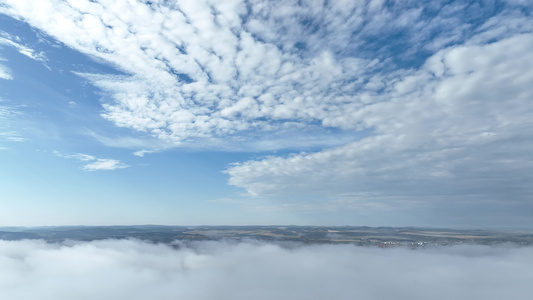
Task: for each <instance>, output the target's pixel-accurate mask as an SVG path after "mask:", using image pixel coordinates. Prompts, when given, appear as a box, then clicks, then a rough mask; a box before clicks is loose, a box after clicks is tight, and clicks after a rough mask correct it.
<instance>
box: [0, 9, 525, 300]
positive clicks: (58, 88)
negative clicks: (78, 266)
mask: <svg viewBox="0 0 533 300" xmlns="http://www.w3.org/2000/svg"><path fill="white" fill-rule="evenodd" d="M532 11H533V4H532V2H531V1H520V0H507V1H499V0H496V1H489V0H487V1H380V0H372V1H356V0H353V1H255V0H251V1H244V0H243V1H240V0H225V1H199V0H198V1H144V0H138V1H133V0H132V1H126V0H119V1H116V0H93V1H89V0H77V1H75V0H39V1H21V0H0V203H1V209H0V226H40V225H78V224H83V225H112V224H115V225H119V224H180V225H200V224H207V225H217V224H233V225H245V224H294V225H305V224H312V225H369V226H382V225H383V226H409V225H413V226H442V227H475V228H500V227H505V228H533V219H532V218H531V216H532V215H533V198H532V197H533V185H532V184H531V182H533V151H531V150H532V149H533V130H532V128H533V101H532V97H533V84H532V83H533V51H532V49H533V35H532V31H533V18H532V16H531V13H532ZM124 243H133V242H124ZM2 247H3V249H7V250H2V251H11V250H9V249H11V248H10V247H29V248H28V249H37V250H27V251H29V252H28V254H27V255H29V256H30V257H33V255H37V256H39V255H44V256H51V257H54V256H55V255H57V254H58V253H62V252H65V251H66V252H68V253H69V255H72V256H67V257H66V258H61V259H62V260H63V259H75V258H74V257H77V256H79V255H82V256H83V253H84V251H102V252H105V253H112V252H113V251H115V250H114V249H116V248H117V247H122V246H121V243H119V242H117V243H111V244H109V245H101V246H96V245H85V246H72V247H68V248H53V247H52V246H46V245H44V244H42V245H41V244H35V245H34V244H32V243H29V242H28V243H13V244H9V243H8V244H5V243H4V244H3V245H2ZM35 247H37V248H35ZM102 247H103V248H102ZM139 247H149V246H147V245H144V246H143V245H139ZM150 247H152V246H150ZM225 247H226V248H224V249H227V247H230V246H225ZM231 247H233V246H231ZM231 247H230V248H231ZM243 247H252V248H253V251H252V254H251V255H256V254H257V255H259V254H258V253H261V251H277V252H279V255H280V256H282V257H287V256H290V255H292V254H291V252H287V251H286V250H282V249H277V248H268V249H266V250H265V249H263V248H262V247H263V246H260V245H246V246H243ZM150 249H152V250H150V251H163V252H165V254H164V255H171V256H172V257H174V258H175V259H177V260H179V259H180V258H179V257H180V256H182V255H183V256H185V257H189V256H187V255H190V258H191V259H193V261H194V260H195V259H199V258H198V257H200V258H201V259H208V260H209V259H211V258H210V257H209V256H208V257H207V258H206V257H203V256H201V255H200V256H198V255H199V254H193V253H189V252H183V251H185V250H180V251H178V252H175V253H174V252H173V254H170V252H168V249H166V248H157V247H155V246H154V248H150ZM328 249H329V248H327V247H325V248H317V249H314V250H312V251H319V253H320V255H325V256H327V255H330V254H329V250H328ZM343 249H344V250H342V251H347V250H346V249H345V248H343ZM25 251H26V250H25ZM34 251H37V252H34ZM132 251H133V250H132ZM224 251H230V250H223V251H222V252H215V253H214V254H212V255H214V257H217V256H218V255H222V256H224V255H229V254H228V253H226V252H224ZM232 251H240V250H239V249H237V248H235V249H234V248H231V251H230V252H232ZM301 251H304V250H301ZM305 251H307V250H305ZM309 251H311V250H309ZM458 251H459V250H458ZM502 251H503V250H502ZM514 251H515V250H512V251H511V250H505V251H503V252H502V253H501V254H498V255H496V257H504V258H509V257H508V256H512V258H509V259H510V261H511V263H512V262H513V259H514V258H515V256H514V255H517V256H518V257H526V254H525V253H524V252H523V251H526V250H523V251H522V250H516V251H518V252H516V253H515V252H514ZM520 251H522V252H520ZM527 251H530V250H527ZM188 253H189V254H188ZM530 254H531V253H530ZM131 255H133V256H135V255H137V254H136V253H131ZM146 255H148V254H146ZM210 255H211V254H210ZM346 255H351V254H346ZM373 255H374V254H373ZM409 255H410V254H406V253H403V252H401V251H399V252H397V253H396V252H395V253H394V255H392V257H396V256H398V257H403V256H406V257H405V259H406V260H409V259H411V258H410V256H409ZM500 255H502V256H500ZM229 256H230V257H227V258H224V259H222V260H221V262H219V263H218V264H222V265H219V267H220V269H215V271H212V272H215V273H216V272H220V270H223V269H224V268H226V267H227V266H224V265H223V264H224V263H225V262H227V260H225V259H229V260H230V261H231V259H232V258H231V255H229ZM68 257H72V258H68ZM163 257H164V256H163ZM35 259H36V263H38V264H39V266H38V267H36V268H35V269H31V270H30V271H28V270H25V269H24V268H25V267H24V266H22V265H20V264H19V263H18V262H17V261H16V260H15V261H10V262H7V263H8V264H9V265H10V267H8V268H7V269H5V268H3V271H2V274H1V275H0V276H11V275H6V274H11V273H12V272H14V273H15V274H22V273H23V272H30V273H31V276H34V277H35V278H34V279H32V280H36V282H39V280H40V278H39V272H41V271H42V270H43V269H42V268H49V266H50V265H49V264H53V262H52V261H53V260H51V261H43V262H42V264H41V261H40V258H35ZM102 259H103V260H102V261H100V262H99V263H101V265H98V264H97V266H101V267H102V268H103V269H102V270H104V269H106V268H110V270H114V268H115V266H107V265H106V263H105V256H104V258H102ZM124 259H125V260H127V259H132V258H131V257H124ZM144 259H159V258H157V257H153V258H152V257H145V258H144ZM201 259H200V260H201ZM427 259H428V260H429V261H430V262H429V265H428V266H425V267H424V268H428V269H429V268H430V266H431V265H432V264H433V261H432V260H433V259H435V260H440V259H449V260H451V264H450V266H449V268H450V270H443V273H442V274H441V276H442V277H441V278H440V279H442V280H444V281H445V282H446V280H458V279H451V278H449V277H447V276H448V275H447V271H450V272H452V273H453V272H455V271H456V270H454V268H455V267H457V268H460V267H462V265H461V264H462V260H463V256H462V255H459V254H457V255H455V256H446V255H445V254H444V253H431V254H427ZM361 262H364V260H361ZM4 263H5V262H4ZM294 263H295V264H300V263H302V262H299V261H295V262H294ZM193 264H194V263H193ZM201 264H203V262H202V263H200V265H201ZM472 264H474V266H473V270H472V272H473V273H478V272H479V273H482V268H481V267H478V266H476V265H475V264H476V261H474V262H472ZM178 265H179V264H178ZM529 266H531V262H530V264H529ZM89 267H90V266H89ZM130 267H131V268H141V266H137V265H135V264H134V265H131V266H130ZM165 267H166V266H162V268H165ZM176 267H178V266H176ZM354 267H355V266H354ZM10 268H13V269H10ZM95 268H98V267H95ZM179 268H181V267H179ZM309 268H314V266H313V265H311V266H309ZM328 268H331V269H332V270H333V269H335V268H341V272H348V273H349V272H350V269H349V268H348V267H347V266H345V265H342V264H339V265H338V266H336V265H335V263H333V265H331V266H328ZM362 268H363V269H365V267H364V266H363V267H362ZM401 268H402V267H401V266H400V265H398V264H396V265H395V266H394V267H393V271H392V272H393V273H394V272H400V271H399V270H400V269H401ZM498 268H502V269H503V271H504V272H506V270H507V266H506V265H501V266H500V265H499V266H498ZM5 270H7V271H5ZM10 270H11V271H10ZM63 271H64V272H65V273H64V274H63V273H61V272H63ZM63 271H61V272H60V273H58V276H69V274H70V272H74V271H72V270H63ZM97 271H98V272H100V271H101V270H97ZM524 271H527V270H525V269H524ZM6 272H7V273H6ZM21 272H22V273H21ZM95 272H96V271H95ZM160 272H164V270H163V269H161V270H160V269H158V268H156V269H151V270H149V271H148V273H143V272H139V273H136V274H137V275H135V276H139V278H141V277H142V278H144V279H143V280H152V279H151V278H152V277H153V278H155V277H157V276H159V274H160ZM187 272H191V275H190V276H192V277H188V276H189V275H187V276H185V275H183V277H180V276H182V275H176V276H177V277H176V278H174V279H175V280H185V281H189V280H191V281H198V282H202V283H205V284H207V285H209V284H212V282H211V281H210V278H211V277H210V276H212V274H210V273H209V272H204V271H202V268H200V269H198V270H197V269H193V270H192V271H187ZM210 272H211V271H210ZM299 272H300V271H299ZM301 272H302V273H305V274H308V273H309V274H311V277H310V278H308V279H307V280H308V282H307V283H310V284H312V283H313V282H315V281H320V280H322V279H324V278H326V277H327V274H326V273H316V275H312V274H315V273H314V271H312V270H311V271H310V272H306V271H303V270H302V271H301ZM324 272H328V269H326V270H325V271H324ZM528 272H529V271H528ZM266 273H267V274H268V272H266ZM372 274H373V275H372V276H374V277H375V276H378V275H377V273H376V271H375V270H372ZM387 274H390V273H389V272H387ZM422 274H423V272H422ZM256 275H257V276H261V275H260V273H259V272H258V273H257V274H256ZM80 276H89V277H91V276H96V273H93V271H91V270H89V273H87V274H85V273H83V274H82V275H80ZM265 276H266V275H265ZM284 276H289V277H290V276H292V275H291V274H284ZM379 276H381V275H379ZM387 276H388V275H387ZM420 276H423V275H420ZM31 278H33V277H31ZM465 279H466V280H471V281H473V280H475V279H474V278H473V276H466V278H465ZM48 280H54V277H52V278H49V279H48ZM139 280H140V279H139ZM228 280H232V279H228ZM384 280H387V277H386V278H385V279H384ZM236 282H237V281H236ZM13 284H14V285H17V284H24V282H20V281H18V279H16V276H15V277H13ZM117 284H119V285H120V283H117ZM232 284H235V282H233V283H230V284H229V287H221V288H223V289H225V288H231V286H232ZM264 284H265V285H266V284H268V282H267V283H264ZM295 284H298V282H296V283H295ZM335 284H336V285H338V286H336V285H333V286H332V287H331V288H332V289H341V290H342V289H346V288H347V287H345V286H344V285H343V283H342V282H336V283H335ZM503 284H509V285H511V284H513V283H512V281H511V279H510V278H509V282H504V283H503ZM162 285H163V286H162V288H169V287H168V286H166V284H165V283H162ZM429 286H431V282H430V284H429ZM80 288H81V287H80ZM367 288H368V287H366V286H364V285H363V291H361V292H362V293H365V292H367V291H366V289H367ZM425 288H426V289H428V290H431V288H429V287H428V286H426V287H425ZM490 288H491V289H496V287H495V286H490ZM355 290H356V288H353V291H355ZM223 291H225V290H223ZM131 292H132V295H139V294H136V293H135V292H134V291H131ZM7 293H9V290H8V292H7ZM183 293H184V297H185V298H187V297H186V293H187V291H183ZM310 293H311V294H310V295H314V294H312V291H310ZM391 295H394V293H392V294H391ZM444 295H447V294H444ZM489 295H494V294H489ZM26 296H27V299H35V297H32V296H31V295H29V294H28V295H26ZM200 296H201V297H204V298H205V299H210V298H209V297H208V295H207V294H206V295H200ZM304 296H305V298H307V299H312V296H309V295H307V294H306V295H303V294H302V295H295V298H296V299H298V297H300V298H301V299H303V297H304ZM385 296H386V295H383V297H382V298H385ZM448 296H449V297H444V296H442V297H441V299H450V298H451V297H456V296H457V297H459V296H458V295H456V294H454V295H448ZM502 297H503V296H502ZM506 297H507V296H506ZM8 298H9V297H8ZM141 298H143V297H141ZM141 298H139V299H141ZM241 298H242V299H245V298H247V299H249V298H250V297H246V295H244V294H243V295H242V297H241ZM241 298H239V297H236V298H232V299H241ZM253 298H255V299H259V298H257V297H253ZM348 298H350V299H352V298H351V297H346V299H348ZM415 298H416V297H415ZM461 298H465V299H466V298H467V297H466V296H464V297H463V296H461ZM489 298H490V297H489ZM511 298H513V297H511ZM517 298H519V297H517ZM11 299H13V298H11ZM17 299H24V298H22V296H20V297H19V298H17ZM41 299H46V298H45V297H44V298H43V297H41ZM129 299H134V296H132V297H131V298H129ZM144 299H145V298H144ZM161 299H163V298H161ZM211 299H212V298H211ZM220 299H222V298H220ZM406 299H407V298H406ZM419 299H423V298H421V296H420V297H419ZM425 299H427V298H425ZM437 299H439V298H438V297H437ZM494 299H501V298H498V297H496V298H494Z"/></svg>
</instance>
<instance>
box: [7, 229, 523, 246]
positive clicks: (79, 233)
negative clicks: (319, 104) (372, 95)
mask: <svg viewBox="0 0 533 300" xmlns="http://www.w3.org/2000/svg"><path fill="white" fill-rule="evenodd" d="M126 238H134V239H140V240H145V241H151V242H154V243H172V242H174V241H177V240H179V241H208V240H245V239H254V240H260V241H274V242H298V243H315V244H327V243H351V244H356V245H361V246H378V247H395V246H410V247H421V246H438V245H457V244H464V243H466V244H484V245H491V244H502V243H514V244H520V245H531V244H533V231H509V230H507V231H504V230H451V229H442V230H441V229H435V228H415V227H365V226H342V227H317V226H193V227H188V226H155V225H145V226H66V227H32V228H26V227H4V228H0V240H22V239H42V240H45V241H47V242H63V241H66V240H77V241H93V240H101V239H126Z"/></svg>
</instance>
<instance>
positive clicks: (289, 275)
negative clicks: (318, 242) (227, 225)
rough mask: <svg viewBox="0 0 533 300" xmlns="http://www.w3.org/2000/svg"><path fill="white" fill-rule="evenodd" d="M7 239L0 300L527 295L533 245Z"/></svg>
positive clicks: (0, 244) (0, 255)
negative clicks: (169, 243) (174, 243)
mask: <svg viewBox="0 0 533 300" xmlns="http://www.w3.org/2000/svg"><path fill="white" fill-rule="evenodd" d="M178 245H179V249H173V248H171V247H169V246H164V245H154V244H149V243H145V242H140V241H135V240H107V241H98V242H90V243H81V242H71V243H67V244H46V243H44V242H41V241H11V242H8V241H0V296H1V297H2V298H3V299H17V300H25V299H42V300H48V299H50V300H51V299H54V300H62V299H131V300H135V299H157V300H164V299H191V300H199V299H232V300H240V299H258V300H261V299H296V300H298V299H354V298H357V299H386V298H391V297H394V298H395V299H399V300H402V299H428V298H431V299H437V300H439V299H457V298H461V299H463V298H464V299H503V298H507V297H510V298H512V299H517V300H521V299H529V297H530V295H531V292H532V291H533V290H532V287H531V284H530V279H531V277H532V276H533V271H532V270H533V260H532V257H533V252H532V251H533V250H532V248H530V247H524V248H514V247H510V246H502V247H496V248H493V247H487V246H460V247H443V248H435V249H426V250H421V249H419V250H409V249H385V250H384V249H377V248H363V247H355V246H352V245H324V246H298V245H292V246H291V247H289V248H286V247H281V246H279V245H275V244H265V243H261V242H254V241H249V242H241V243H226V242H201V243H193V244H189V245H185V244H178Z"/></svg>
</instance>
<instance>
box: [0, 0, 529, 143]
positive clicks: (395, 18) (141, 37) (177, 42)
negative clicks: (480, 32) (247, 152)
mask: <svg viewBox="0 0 533 300" xmlns="http://www.w3.org/2000/svg"><path fill="white" fill-rule="evenodd" d="M5 3H6V5H5V6H4V7H3V8H1V11H2V12H4V13H7V14H9V15H12V16H14V17H17V18H20V19H23V20H25V21H27V22H28V23H30V24H31V25H32V26H34V27H37V28H39V29H41V30H43V31H45V32H46V33H48V34H50V35H51V36H53V37H54V38H56V39H58V40H60V41H62V42H63V43H65V44H66V45H68V46H70V47H72V48H74V49H77V50H79V51H81V52H83V53H86V54H89V55H91V56H93V57H95V58H98V59H100V60H104V61H107V62H109V63H112V64H113V65H115V66H116V67H117V68H118V69H120V70H121V71H123V72H125V73H126V74H127V75H121V76H117V75H105V74H82V73H78V75H80V76H83V77H85V78H87V79H88V80H90V81H91V82H93V83H94V84H95V85H96V86H98V87H100V88H102V89H103V90H104V91H107V92H108V98H107V99H105V100H106V102H107V103H106V104H105V105H104V112H103V114H102V116H104V117H105V118H107V119H109V120H111V121H113V122H114V123H115V124H116V125H118V126H123V127H129V128H133V129H135V130H139V131H143V132H148V133H150V134H151V135H153V136H155V137H158V138H160V139H163V140H165V141H169V142H171V143H173V144H175V145H187V144H191V143H192V141H197V140H202V139H207V140H208V141H211V142H212V145H216V141H219V142H220V141H222V142H223V141H225V140H230V143H233V142H237V141H240V140H242V139H239V136H246V137H247V138H248V139H250V138H252V136H253V135H250V132H257V131H258V132H259V133H258V136H255V137H256V138H258V139H259V137H260V136H262V135H263V134H262V132H267V133H270V134H272V133H273V132H275V131H280V130H286V129H287V128H292V129H298V128H302V127H305V128H307V129H309V130H308V133H307V134H305V135H304V136H310V137H312V136H313V130H311V129H312V128H313V127H317V128H318V127H320V126H316V125H317V124H318V125H325V126H327V127H335V128H341V129H346V130H361V129H365V124H364V120H359V119H348V118H340V119H339V118H337V117H338V115H339V114H342V112H345V111H357V110H360V109H361V108H363V107H365V106H366V105H367V104H369V102H381V101H383V99H385V98H383V97H376V94H378V93H379V91H382V90H383V89H384V88H385V87H386V86H390V85H392V84H393V83H394V82H395V81H397V80H401V78H402V76H404V75H405V74H406V71H407V70H403V69H402V68H400V63H402V61H404V60H407V61H408V60H413V59H414V57H417V56H427V53H431V51H437V50H439V49H441V48H442V47H443V46H446V45H450V44H454V43H457V42H459V41H462V40H464V39H465V37H468V36H471V35H472V32H473V29H472V28H468V26H466V24H463V23H462V22H464V21H463V20H461V19H459V18H458V17H456V16H453V15H452V14H453V13H454V12H455V13H461V12H463V11H464V10H465V7H464V6H465V5H466V4H464V3H460V2H459V3H452V4H450V5H447V6H445V7H444V8H445V9H444V8H443V12H442V13H440V14H439V9H440V7H439V5H441V6H442V5H443V4H437V5H435V7H428V9H427V15H424V13H423V10H422V9H421V8H420V7H418V6H413V5H410V4H400V3H395V4H392V5H391V6H388V5H384V3H382V2H380V1H371V2H368V3H364V2H361V3H351V2H350V1H348V2H346V1H334V2H328V3H322V2H320V1H318V2H316V3H315V2H313V3H303V4H302V3H296V2H287V3H283V4H279V3H276V4H274V3H268V2H261V1H239V0H235V1H224V3H220V2H218V1H195V2H194V3H192V2H187V1H185V2H179V3H173V4H170V3H168V2H163V1H152V2H149V3H146V2H142V1H106V0H103V1H58V0H48V1H41V2H40V3H39V4H29V3H25V2H21V1H5ZM470 9H471V10H476V8H475V7H471V8H470ZM478 10H479V8H478ZM486 11H492V10H490V7H487V8H484V9H483V10H481V13H486ZM434 14H437V16H436V17H435V16H434ZM520 18H521V19H520ZM514 19H515V20H520V21H524V22H526V24H531V22H530V21H527V17H525V16H524V15H519V10H517V15H516V16H515V18H514ZM506 20H507V19H506ZM463 25H464V26H463ZM449 26H452V27H454V28H458V29H457V30H456V31H457V32H452V33H450V32H448V31H446V32H443V31H442V28H443V27H449ZM528 26H529V25H522V28H518V29H516V31H518V32H520V31H527V27H528ZM383 36H387V37H388V39H387V42H386V43H384V42H383V40H382V38H383ZM406 41H407V42H406ZM429 42H432V43H434V44H437V45H439V47H440V48H439V47H436V46H435V47H433V48H435V49H436V50H435V49H433V48H432V49H433V50H424V51H421V50H420V49H423V48H424V47H422V45H426V44H428V43H429ZM392 47H394V48H395V49H400V51H401V52H399V53H398V51H397V50H393V49H392ZM430 48H431V47H430ZM391 71H395V72H391ZM407 73H408V72H407ZM332 119H337V121H335V122H332V121H331V120H332ZM232 137H233V138H234V139H231V138H232ZM285 138H286V139H287V140H289V141H290V140H293V139H292V136H288V137H285ZM213 140H215V141H213Z"/></svg>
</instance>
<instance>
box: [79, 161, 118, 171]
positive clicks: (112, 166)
mask: <svg viewBox="0 0 533 300" xmlns="http://www.w3.org/2000/svg"><path fill="white" fill-rule="evenodd" d="M127 167H129V166H128V165H126V164H123V163H121V162H120V161H118V160H116V159H101V158H99V159H97V160H96V161H95V162H92V163H90V164H86V165H84V166H83V167H81V169H82V170H85V171H100V170H116V169H124V168H127Z"/></svg>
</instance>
